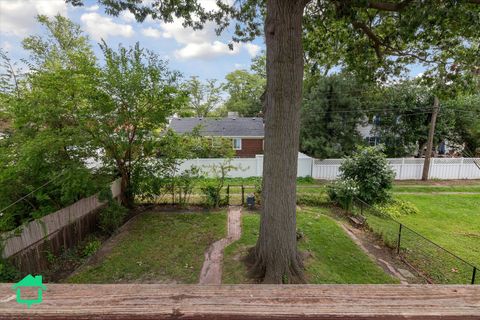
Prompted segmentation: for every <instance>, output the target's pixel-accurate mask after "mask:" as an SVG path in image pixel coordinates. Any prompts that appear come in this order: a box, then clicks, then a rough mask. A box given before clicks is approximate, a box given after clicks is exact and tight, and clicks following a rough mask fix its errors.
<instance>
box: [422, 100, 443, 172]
mask: <svg viewBox="0 0 480 320" xmlns="http://www.w3.org/2000/svg"><path fill="white" fill-rule="evenodd" d="M438 108H439V101H438V97H436V96H435V97H434V100H433V112H432V119H431V120H430V127H429V130H428V141H427V151H426V152H425V161H424V162H423V172H422V180H424V181H426V180H428V173H429V171H430V158H431V156H432V148H433V136H434V134H435V124H436V122H437V114H438Z"/></svg>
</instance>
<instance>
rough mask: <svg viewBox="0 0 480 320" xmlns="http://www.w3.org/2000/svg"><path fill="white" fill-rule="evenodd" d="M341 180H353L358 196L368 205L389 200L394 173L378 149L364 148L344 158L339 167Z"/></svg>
mask: <svg viewBox="0 0 480 320" xmlns="http://www.w3.org/2000/svg"><path fill="white" fill-rule="evenodd" d="M340 171H341V179H343V180H349V179H350V180H353V181H355V183H356V184H357V186H358V196H359V198H360V199H361V200H362V201H365V202H367V203H370V204H374V203H380V202H384V201H386V200H388V199H389V198H390V195H389V192H388V191H389V190H390V189H391V188H392V184H393V179H394V177H395V173H394V172H393V170H392V169H391V168H390V166H389V164H388V161H387V159H386V157H385V154H384V153H383V152H382V151H381V150H380V149H378V148H374V147H366V148H361V149H360V150H359V151H358V152H355V153H354V154H353V156H352V157H349V158H346V159H345V161H344V162H343V163H342V165H341V166H340Z"/></svg>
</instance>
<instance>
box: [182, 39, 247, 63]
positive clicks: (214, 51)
mask: <svg viewBox="0 0 480 320" xmlns="http://www.w3.org/2000/svg"><path fill="white" fill-rule="evenodd" d="M239 51H240V46H238V45H234V46H233V50H230V48H229V47H228V45H227V44H225V43H223V42H220V41H214V42H212V43H209V42H203V43H190V44H187V45H186V46H185V47H183V48H182V49H180V50H177V51H175V56H176V57H177V58H180V59H193V58H198V59H212V58H215V57H217V56H221V55H236V54H238V52H239Z"/></svg>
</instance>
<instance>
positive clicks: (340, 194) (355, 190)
mask: <svg viewBox="0 0 480 320" xmlns="http://www.w3.org/2000/svg"><path fill="white" fill-rule="evenodd" d="M327 194H328V197H329V198H330V200H331V201H333V202H335V203H337V204H339V205H340V206H342V208H344V209H345V210H347V211H348V210H350V208H351V206H352V202H353V200H354V199H355V197H357V196H358V195H359V187H358V184H357V182H356V181H354V180H352V179H340V180H337V181H335V182H334V183H332V184H330V185H329V186H327Z"/></svg>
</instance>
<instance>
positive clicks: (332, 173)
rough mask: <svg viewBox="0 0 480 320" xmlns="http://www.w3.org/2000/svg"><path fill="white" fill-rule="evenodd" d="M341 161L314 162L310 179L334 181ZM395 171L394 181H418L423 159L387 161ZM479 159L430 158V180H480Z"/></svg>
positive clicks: (394, 159) (420, 176) (420, 175)
mask: <svg viewBox="0 0 480 320" xmlns="http://www.w3.org/2000/svg"><path fill="white" fill-rule="evenodd" d="M342 161H343V160H342V159H326V160H315V162H314V164H313V168H312V177H313V178H315V179H322V180H335V179H337V178H338V176H339V174H340V165H341V163H342ZM388 162H389V163H390V166H391V168H392V169H393V170H394V171H395V179H396V180H420V179H421V178H422V172H423V162H424V159H418V158H393V159H388ZM475 162H477V163H478V165H479V166H480V159H474V158H432V161H431V162H430V178H431V179H446V180H448V179H480V168H479V167H477V166H476V164H475Z"/></svg>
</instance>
